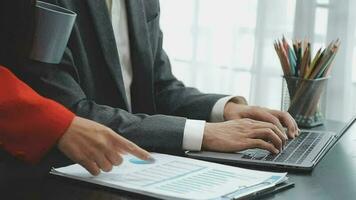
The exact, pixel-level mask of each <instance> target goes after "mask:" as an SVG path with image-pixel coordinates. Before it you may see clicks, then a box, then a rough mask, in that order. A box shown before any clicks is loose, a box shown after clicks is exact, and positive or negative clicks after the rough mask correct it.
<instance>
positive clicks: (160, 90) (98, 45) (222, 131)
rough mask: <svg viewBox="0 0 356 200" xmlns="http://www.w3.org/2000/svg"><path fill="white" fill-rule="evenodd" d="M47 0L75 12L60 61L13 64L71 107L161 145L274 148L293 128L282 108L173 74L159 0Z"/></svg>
mask: <svg viewBox="0 0 356 200" xmlns="http://www.w3.org/2000/svg"><path fill="white" fill-rule="evenodd" d="M46 1H47V2H49V3H54V4H57V5H59V6H63V7H65V8H68V9H70V10H72V11H74V12H76V13H77V14H78V17H77V20H76V24H75V27H74V30H73V32H72V35H71V38H70V41H69V43H68V47H67V49H66V52H65V55H64V57H63V60H62V62H61V63H60V64H59V65H49V64H44V63H39V62H35V61H29V62H28V65H27V66H25V67H24V68H22V69H19V70H21V73H22V75H23V76H24V77H25V81H27V83H29V84H30V85H31V86H32V87H33V88H35V89H36V90H37V91H38V92H40V93H41V94H42V95H44V96H46V97H49V98H52V99H55V100H56V101H58V102H60V103H62V104H63V105H65V106H67V107H68V108H70V109H71V110H72V111H74V112H75V113H76V114H77V115H79V116H82V117H85V118H89V119H92V120H95V121H97V122H99V123H102V124H104V125H106V126H108V127H110V128H111V129H113V130H115V131H117V132H119V133H120V134H122V135H123V136H124V137H126V138H128V139H130V140H132V141H133V142H135V143H137V144H138V145H140V146H141V147H143V148H146V149H148V150H151V151H159V152H166V153H180V152H182V150H201V149H205V150H212V151H224V152H234V151H239V150H243V149H247V148H255V147H258V148H262V149H267V150H269V151H271V152H274V153H278V152H279V151H280V149H281V148H282V146H283V144H284V143H285V141H286V139H287V136H289V137H290V138H293V137H295V136H297V135H298V130H299V129H298V127H297V125H296V123H295V121H294V120H293V119H292V117H291V116H290V115H289V114H288V113H285V112H280V111H276V110H270V109H267V108H260V107H255V106H248V105H246V101H245V100H244V98H242V97H231V96H227V95H219V94H203V93H201V92H199V91H198V90H197V89H195V88H189V87H185V86H184V85H183V83H182V82H180V81H178V80H177V79H176V78H175V77H174V76H173V74H172V72H171V66H170V63H169V59H168V56H167V55H166V53H165V52H164V50H163V49H162V40H163V36H162V32H161V30H160V27H159V16H160V10H159V1H158V0H126V1H124V0H112V1H110V0H106V1H104V0H89V1H73V0H46ZM283 126H285V127H287V131H286V133H285V132H284V128H283Z"/></svg>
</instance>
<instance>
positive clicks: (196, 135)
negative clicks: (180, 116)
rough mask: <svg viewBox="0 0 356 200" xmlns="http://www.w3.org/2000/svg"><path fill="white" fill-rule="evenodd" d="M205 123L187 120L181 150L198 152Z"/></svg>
mask: <svg viewBox="0 0 356 200" xmlns="http://www.w3.org/2000/svg"><path fill="white" fill-rule="evenodd" d="M205 123H206V122H205V121H203V120H191V119H187V120H186V122H185V127H184V135H183V147H182V148H183V149H184V150H190V151H200V150H201V146H202V143H203V135H204V128H205Z"/></svg>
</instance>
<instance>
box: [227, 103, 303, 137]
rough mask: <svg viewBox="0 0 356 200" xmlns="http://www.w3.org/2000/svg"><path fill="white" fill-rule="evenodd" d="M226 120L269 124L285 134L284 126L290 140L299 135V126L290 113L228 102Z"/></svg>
mask: <svg viewBox="0 0 356 200" xmlns="http://www.w3.org/2000/svg"><path fill="white" fill-rule="evenodd" d="M224 118H225V120H227V121H228V120H234V119H244V118H249V119H254V120H259V121H264V122H269V123H272V124H274V125H275V126H277V127H278V129H279V130H280V131H282V132H283V133H284V128H283V126H285V127H287V129H288V131H287V135H288V137H289V138H295V137H296V136H298V135H299V129H298V125H297V123H296V122H295V120H294V119H293V118H292V116H290V114H289V113H288V112H281V111H278V110H271V109H268V108H262V107H258V106H248V105H244V104H237V103H233V102H228V103H227V104H226V106H225V110H224Z"/></svg>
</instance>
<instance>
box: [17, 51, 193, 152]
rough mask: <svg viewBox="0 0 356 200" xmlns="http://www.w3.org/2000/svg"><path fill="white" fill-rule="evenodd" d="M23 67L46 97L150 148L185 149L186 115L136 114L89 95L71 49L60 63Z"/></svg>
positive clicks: (25, 74)
mask: <svg viewBox="0 0 356 200" xmlns="http://www.w3.org/2000/svg"><path fill="white" fill-rule="evenodd" d="M28 64H29V65H28V66H27V68H23V69H21V72H20V73H21V74H22V75H23V76H25V77H24V78H25V81H26V82H27V83H28V84H30V85H31V87H33V88H35V89H36V91H38V92H39V93H40V94H42V95H44V96H45V97H48V98H51V99H55V100H56V101H57V102H59V103H61V104H62V105H64V106H66V107H67V108H69V109H70V110H71V111H72V112H74V113H76V115H78V116H81V117H84V118H87V119H91V120H94V121H96V122H99V123H101V124H103V125H105V126H107V127H109V128H111V129H113V130H114V131H116V132H117V133H118V134H120V135H122V136H123V137H125V138H127V139H129V140H131V141H133V142H134V143H136V144H137V145H139V146H141V147H142V148H145V149H147V150H149V151H155V152H165V153H175V154H180V153H182V142H183V131H184V125H185V122H186V119H185V118H183V117H173V116H166V115H147V114H140V113H138V114H132V113H129V112H127V111H126V110H124V109H121V108H117V107H111V106H108V105H103V104H100V103H98V102H96V101H94V100H92V99H90V98H88V97H87V95H86V94H85V92H84V91H83V89H82V88H81V85H80V79H79V78H78V75H77V69H76V66H75V64H74V62H73V57H72V54H71V51H70V49H68V48H67V50H66V52H65V54H64V57H63V60H62V62H61V64H59V65H48V64H43V63H38V62H35V61H29V63H28Z"/></svg>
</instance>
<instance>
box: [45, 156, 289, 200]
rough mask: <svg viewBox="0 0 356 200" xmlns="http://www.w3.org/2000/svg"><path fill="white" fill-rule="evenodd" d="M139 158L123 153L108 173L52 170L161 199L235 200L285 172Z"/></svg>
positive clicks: (274, 181) (282, 177) (74, 168)
mask: <svg viewBox="0 0 356 200" xmlns="http://www.w3.org/2000/svg"><path fill="white" fill-rule="evenodd" d="M151 155H152V157H153V159H152V160H150V161H142V160H139V159H137V158H135V157H133V156H131V155H125V156H124V161H123V163H122V164H121V165H119V166H116V167H114V168H113V170H112V171H111V172H109V173H101V174H100V175H99V176H92V175H90V174H89V173H88V172H87V171H86V170H85V169H84V168H83V167H81V166H80V165H78V164H75V165H71V166H67V167H62V168H57V169H52V171H51V173H52V174H55V175H59V176H64V177H68V178H73V179H77V180H82V181H85V182H90V183H94V184H98V185H103V186H107V187H111V188H117V189H120V190H126V191H130V192H134V193H140V194H143V195H147V196H152V197H157V198H161V199H197V200H200V199H238V198H241V197H244V196H247V195H250V194H252V193H255V192H258V191H261V190H265V189H268V188H272V187H274V186H275V185H276V184H279V183H281V182H283V181H285V180H286V175H287V173H271V172H262V171H256V170H248V169H242V168H238V167H231V166H226V165H221V164H216V163H210V162H206V161H200V160H194V159H190V158H183V157H178V156H171V155H166V154H158V153H152V154H151Z"/></svg>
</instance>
